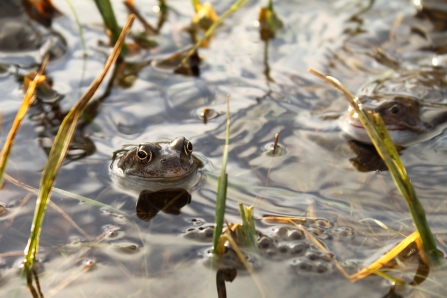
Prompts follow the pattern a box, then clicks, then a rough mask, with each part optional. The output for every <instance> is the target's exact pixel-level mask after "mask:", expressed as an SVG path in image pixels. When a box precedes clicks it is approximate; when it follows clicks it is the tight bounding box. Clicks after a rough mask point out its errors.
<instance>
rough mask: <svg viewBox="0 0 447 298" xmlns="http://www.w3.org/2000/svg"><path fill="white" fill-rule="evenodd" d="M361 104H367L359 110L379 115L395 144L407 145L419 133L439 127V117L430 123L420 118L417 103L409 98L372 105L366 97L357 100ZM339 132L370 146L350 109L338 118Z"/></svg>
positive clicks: (387, 100)
mask: <svg viewBox="0 0 447 298" xmlns="http://www.w3.org/2000/svg"><path fill="white" fill-rule="evenodd" d="M360 101H361V102H367V103H366V104H364V105H363V108H364V109H365V110H367V111H372V112H376V113H378V114H380V116H382V119H383V121H384V123H385V125H386V127H387V129H388V131H389V133H390V135H391V138H392V139H393V141H394V143H395V144H396V145H404V144H407V143H409V142H411V141H413V140H415V139H416V138H418V137H419V136H420V135H421V134H423V133H425V132H427V131H429V130H431V129H432V128H434V127H435V126H436V125H438V124H440V122H441V121H440V120H441V118H440V117H436V118H435V119H433V121H431V123H427V122H424V121H423V120H422V119H421V104H420V103H419V101H418V100H416V99H414V98H411V97H404V96H395V97H390V98H386V99H384V100H382V101H380V102H379V103H378V104H377V105H376V106H373V105H372V104H371V102H372V101H371V100H370V99H368V98H367V97H366V96H365V97H362V98H360ZM340 127H341V129H342V130H343V131H344V132H345V133H347V134H348V135H350V136H351V137H352V138H354V139H356V140H358V141H360V142H364V143H369V144H371V140H370V138H369V136H368V134H367V132H366V130H365V128H364V127H363V125H362V123H361V122H360V120H359V119H358V115H357V113H356V112H355V110H354V109H353V108H352V107H350V108H349V110H348V111H347V112H346V113H345V114H344V115H343V116H342V117H341V122H340Z"/></svg>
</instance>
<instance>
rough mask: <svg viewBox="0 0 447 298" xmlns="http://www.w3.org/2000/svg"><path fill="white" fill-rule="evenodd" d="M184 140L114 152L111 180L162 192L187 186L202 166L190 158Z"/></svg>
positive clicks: (188, 147) (186, 141)
mask: <svg viewBox="0 0 447 298" xmlns="http://www.w3.org/2000/svg"><path fill="white" fill-rule="evenodd" d="M192 152H193V145H192V143H191V142H190V141H189V140H187V139H186V138H184V137H177V138H175V139H174V140H172V141H168V142H154V143H141V144H139V145H138V146H136V147H133V148H132V149H130V150H121V151H119V152H116V153H115V154H114V157H113V161H112V164H111V165H110V168H111V170H112V171H111V173H112V178H115V180H118V184H119V185H120V186H124V187H128V188H129V187H130V188H134V189H135V186H140V187H136V188H138V189H139V188H144V189H151V190H154V189H163V188H166V187H173V186H176V187H179V186H180V187H186V186H187V184H188V183H189V181H190V180H192V178H193V176H195V175H194V174H195V173H197V170H198V169H199V168H201V167H202V166H203V163H202V162H201V161H200V160H199V159H198V158H197V157H195V156H194V155H193V153H192Z"/></svg>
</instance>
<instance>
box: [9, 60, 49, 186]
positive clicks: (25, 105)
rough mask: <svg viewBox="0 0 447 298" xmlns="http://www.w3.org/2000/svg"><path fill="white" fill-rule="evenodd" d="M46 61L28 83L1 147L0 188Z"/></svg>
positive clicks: (41, 79)
mask: <svg viewBox="0 0 447 298" xmlns="http://www.w3.org/2000/svg"><path fill="white" fill-rule="evenodd" d="M48 59H49V56H45V59H44V60H43V62H42V66H41V67H40V70H39V72H38V74H37V75H36V76H35V77H34V79H33V80H32V81H31V82H30V83H29V86H28V89H27V90H26V93H25V97H24V98H23V102H22V105H21V106H20V109H19V111H18V112H17V115H16V117H15V119H14V122H13V124H12V127H11V130H10V131H9V134H8V137H7V138H6V141H5V144H4V145H3V150H2V153H1V155H0V186H1V185H2V184H3V174H4V173H5V170H6V164H7V162H8V158H9V153H10V152H11V148H12V144H13V143H14V138H15V136H16V133H17V130H18V129H19V126H20V123H22V120H23V117H25V115H26V112H27V111H28V108H29V106H30V105H31V104H32V103H33V102H34V99H35V98H36V97H35V91H36V88H37V85H38V84H39V83H41V82H43V81H45V76H44V75H43V72H44V70H45V67H46V65H47V63H48Z"/></svg>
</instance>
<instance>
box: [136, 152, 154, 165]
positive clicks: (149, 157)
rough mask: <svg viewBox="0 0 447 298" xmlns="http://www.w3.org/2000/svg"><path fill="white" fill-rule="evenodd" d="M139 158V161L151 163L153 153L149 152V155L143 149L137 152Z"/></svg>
mask: <svg viewBox="0 0 447 298" xmlns="http://www.w3.org/2000/svg"><path fill="white" fill-rule="evenodd" d="M137 157H138V159H139V160H147V162H149V161H151V160H152V152H151V151H149V153H147V152H146V151H144V150H143V149H140V150H138V151H137Z"/></svg>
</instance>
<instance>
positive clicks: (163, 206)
mask: <svg viewBox="0 0 447 298" xmlns="http://www.w3.org/2000/svg"><path fill="white" fill-rule="evenodd" d="M189 203H191V194H190V193H189V192H188V191H187V190H186V189H183V188H168V189H162V190H159V191H151V190H147V189H146V190H143V191H141V193H140V195H139V197H138V201H137V206H136V214H137V216H138V218H139V219H141V220H143V221H150V220H152V219H153V218H154V217H155V216H156V215H157V214H158V212H160V211H163V212H164V213H166V214H173V215H179V214H180V209H182V208H183V207H184V206H186V204H189Z"/></svg>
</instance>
